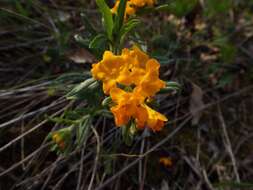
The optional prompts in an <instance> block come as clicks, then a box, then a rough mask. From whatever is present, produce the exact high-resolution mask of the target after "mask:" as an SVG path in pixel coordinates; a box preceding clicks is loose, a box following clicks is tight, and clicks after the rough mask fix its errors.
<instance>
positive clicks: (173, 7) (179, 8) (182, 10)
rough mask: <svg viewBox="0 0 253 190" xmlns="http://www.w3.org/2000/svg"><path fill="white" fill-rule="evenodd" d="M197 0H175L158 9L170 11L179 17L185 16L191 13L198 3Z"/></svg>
mask: <svg viewBox="0 0 253 190" xmlns="http://www.w3.org/2000/svg"><path fill="white" fill-rule="evenodd" d="M197 3H198V1H197V0H174V1H171V2H170V3H169V4H167V6H166V5H163V6H160V7H158V8H157V9H158V10H159V9H160V10H162V11H168V12H170V13H172V14H174V15H176V16H178V17H183V16H185V15H187V14H188V13H190V12H191V11H192V10H193V9H194V7H195V6H196V4H197Z"/></svg>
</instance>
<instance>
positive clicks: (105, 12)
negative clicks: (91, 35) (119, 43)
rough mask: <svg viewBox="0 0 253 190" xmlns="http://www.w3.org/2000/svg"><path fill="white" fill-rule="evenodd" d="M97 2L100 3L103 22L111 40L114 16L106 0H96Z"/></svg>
mask: <svg viewBox="0 0 253 190" xmlns="http://www.w3.org/2000/svg"><path fill="white" fill-rule="evenodd" d="M96 3H97V5H98V8H99V11H100V12H101V14H102V16H103V23H104V28H105V30H106V33H107V36H108V38H109V39H110V40H112V31H113V18H112V13H111V10H110V8H109V7H108V5H107V4H106V3H105V1H104V0H96Z"/></svg>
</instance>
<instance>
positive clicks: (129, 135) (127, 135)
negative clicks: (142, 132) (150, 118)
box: [121, 121, 137, 146]
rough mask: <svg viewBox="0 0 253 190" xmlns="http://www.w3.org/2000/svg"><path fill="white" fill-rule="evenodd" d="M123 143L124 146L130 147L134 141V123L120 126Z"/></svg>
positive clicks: (135, 129)
mask: <svg viewBox="0 0 253 190" xmlns="http://www.w3.org/2000/svg"><path fill="white" fill-rule="evenodd" d="M121 131H122V137H123V141H124V142H125V144H126V145H128V146H131V145H132V143H133V140H134V136H135V133H136V132H137V128H136V124H135V122H134V121H129V123H128V124H127V125H124V126H121Z"/></svg>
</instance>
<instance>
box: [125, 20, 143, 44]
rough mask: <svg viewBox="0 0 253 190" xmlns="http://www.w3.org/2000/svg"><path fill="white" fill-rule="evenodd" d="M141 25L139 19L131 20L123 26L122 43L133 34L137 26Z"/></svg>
mask: <svg viewBox="0 0 253 190" xmlns="http://www.w3.org/2000/svg"><path fill="white" fill-rule="evenodd" d="M140 23H141V21H140V20H139V19H130V20H129V21H128V22H127V23H126V24H124V25H123V27H122V28H121V30H120V36H121V39H120V43H121V44H122V43H123V42H124V39H125V37H126V35H127V34H128V33H129V32H131V31H132V30H133V29H134V28H135V27H136V26H138V25H139V24H140Z"/></svg>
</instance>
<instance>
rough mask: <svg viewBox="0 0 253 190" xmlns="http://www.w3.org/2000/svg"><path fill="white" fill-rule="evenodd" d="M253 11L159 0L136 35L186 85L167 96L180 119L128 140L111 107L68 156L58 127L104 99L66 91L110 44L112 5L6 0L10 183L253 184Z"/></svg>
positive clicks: (246, 2) (3, 78)
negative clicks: (102, 36)
mask: <svg viewBox="0 0 253 190" xmlns="http://www.w3.org/2000/svg"><path fill="white" fill-rule="evenodd" d="M106 2H107V3H108V5H109V6H110V7H112V6H113V4H114V2H113V1H112V0H111V1H109V0H108V1H106ZM252 10H253V1H252V0H158V2H157V5H156V7H154V8H150V9H144V10H142V11H140V12H138V17H139V18H140V20H141V23H140V25H139V26H138V27H136V29H135V30H134V31H133V32H132V34H131V36H129V39H128V43H127V44H125V46H126V47H130V46H131V44H133V42H138V43H139V44H141V47H142V48H143V49H144V50H147V52H149V53H150V55H151V57H154V58H156V59H158V60H159V62H160V63H161V69H160V71H161V74H160V75H161V78H163V79H164V80H172V81H177V82H179V83H180V84H181V85H182V92H181V93H178V94H175V93H170V94H165V95H161V96H159V106H158V107H159V109H160V110H161V112H162V113H165V114H166V115H167V116H168V117H169V120H170V121H169V122H168V124H167V125H166V127H165V129H164V130H163V131H161V132H159V133H151V132H150V131H147V130H145V131H144V132H140V133H139V134H138V135H137V136H136V137H135V138H134V141H133V144H132V145H131V146H127V145H126V144H124V142H123V141H122V137H121V135H120V130H119V129H117V128H115V127H114V122H113V118H110V114H109V113H106V112H105V113H104V115H105V116H100V117H97V118H96V120H94V121H92V123H93V126H94V128H93V129H94V130H93V131H92V130H89V131H87V132H86V134H85V136H86V139H87V140H86V143H85V145H84V146H81V147H80V148H79V149H77V150H75V151H73V152H71V153H69V155H57V154H56V153H55V152H51V151H49V148H50V143H48V142H47V141H46V140H45V138H46V137H47V135H48V133H49V132H50V131H54V130H56V129H60V128H62V127H66V126H68V125H70V124H73V123H74V122H75V121H77V120H79V119H80V118H83V117H84V115H85V113H86V112H87V109H88V108H89V107H88V106H87V103H88V101H91V102H92V101H94V96H93V94H91V95H89V97H90V99H88V101H83V100H82V101H80V100H79V101H78V100H77V101H73V100H66V98H65V95H66V93H68V92H69V91H70V90H71V89H72V88H73V86H74V85H75V84H78V83H79V82H82V81H83V80H84V79H86V78H87V77H89V73H88V71H89V70H90V68H91V64H92V63H95V62H97V60H99V58H100V57H101V52H103V51H104V50H105V49H106V48H107V47H106V45H105V43H104V42H103V40H99V41H98V42H99V43H97V42H96V43H95V42H93V43H91V41H92V39H93V38H94V36H96V35H97V34H98V33H100V32H101V30H102V26H101V15H100V13H99V12H98V9H97V6H96V3H95V1H88V0H76V1H67V0H66V1H64V0H61V1H59V0H1V1H0V84H1V85H0V108H1V109H0V189H4V190H5V189H45V190H46V189H77V190H78V189H162V190H167V189H168V190H169V189H173V190H183V189H185V190H197V189H199V190H202V189H210V190H213V189H221V190H230V189H246V190H251V189H253V180H252V179H253V129H252V124H253V117H252V112H253V93H252V92H253V89H252V88H253V85H252V84H253V83H252V80H253V67H252V64H253V12H252ZM91 44H92V45H91ZM94 103H95V102H94ZM96 103H98V102H96ZM108 114H109V115H108ZM108 116H109V118H108ZM189 116H191V118H190V119H189ZM85 121H86V120H85ZM86 122H88V121H86ZM161 158H166V160H167V162H166V163H165V162H163V161H161V160H162V159H161Z"/></svg>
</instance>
